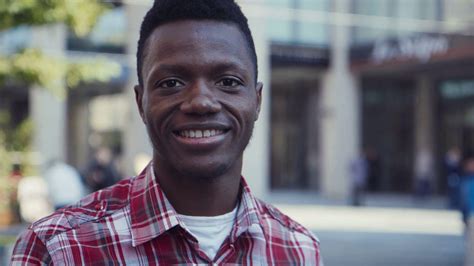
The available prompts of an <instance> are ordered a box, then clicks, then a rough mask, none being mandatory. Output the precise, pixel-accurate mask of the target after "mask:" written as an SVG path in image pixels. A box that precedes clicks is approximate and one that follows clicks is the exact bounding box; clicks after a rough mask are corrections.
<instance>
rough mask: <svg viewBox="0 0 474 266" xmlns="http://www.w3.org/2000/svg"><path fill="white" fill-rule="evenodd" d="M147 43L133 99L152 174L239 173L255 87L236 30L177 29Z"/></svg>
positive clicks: (197, 25)
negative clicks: (152, 162)
mask: <svg viewBox="0 0 474 266" xmlns="http://www.w3.org/2000/svg"><path fill="white" fill-rule="evenodd" d="M147 42H148V43H147V45H146V48H145V49H146V51H145V53H144V60H143V68H142V69H143V70H142V75H143V88H141V87H140V86H136V87H135V92H136V100H137V105H138V108H139V111H140V115H141V117H142V119H143V122H144V123H145V125H146V128H147V131H148V135H149V137H150V139H151V142H152V144H153V148H154V160H155V164H156V166H157V169H160V168H167V169H168V170H167V171H168V172H169V171H171V173H177V174H180V175H182V176H189V177H197V178H212V177H216V176H219V175H222V174H224V173H226V172H227V171H228V170H229V169H231V167H234V169H235V167H241V163H242V153H243V150H244V149H245V147H246V146H247V144H248V142H249V139H250V137H251V134H252V130H253V125H254V122H255V120H256V119H257V117H258V113H259V110H260V101H261V89H262V84H261V83H258V84H257V85H256V82H255V78H256V77H255V74H254V65H253V62H252V60H251V57H250V53H249V52H248V50H247V49H248V48H247V43H246V41H245V39H244V36H243V34H242V33H241V32H240V30H239V29H238V28H237V26H235V25H233V24H227V23H222V22H216V21H194V20H185V21H178V22H173V23H168V24H164V25H162V26H160V27H158V28H157V29H155V31H154V32H153V33H152V34H151V35H150V37H149V38H148V41H147Z"/></svg>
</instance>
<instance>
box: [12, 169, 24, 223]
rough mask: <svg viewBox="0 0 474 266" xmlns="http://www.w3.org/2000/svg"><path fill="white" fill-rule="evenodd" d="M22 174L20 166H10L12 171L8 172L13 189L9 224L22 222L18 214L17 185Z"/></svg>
mask: <svg viewBox="0 0 474 266" xmlns="http://www.w3.org/2000/svg"><path fill="white" fill-rule="evenodd" d="M22 177H23V173H22V171H21V165H20V164H19V163H14V164H13V165H12V171H11V172H10V176H9V178H10V183H11V185H12V187H13V189H12V191H11V194H10V199H9V202H10V213H11V223H20V222H21V221H22V218H21V213H20V203H19V202H18V184H19V183H20V180H21V178H22Z"/></svg>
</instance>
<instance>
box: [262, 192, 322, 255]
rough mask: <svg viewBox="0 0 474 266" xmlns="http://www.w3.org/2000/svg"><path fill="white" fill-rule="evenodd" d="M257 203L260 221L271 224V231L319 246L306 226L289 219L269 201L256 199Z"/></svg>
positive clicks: (317, 240) (316, 239)
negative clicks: (290, 235)
mask: <svg viewBox="0 0 474 266" xmlns="http://www.w3.org/2000/svg"><path fill="white" fill-rule="evenodd" d="M257 204H258V206H259V210H260V215H261V217H262V220H263V221H262V222H263V223H267V224H268V223H270V224H271V226H273V227H274V228H272V232H278V234H282V235H288V234H293V235H294V236H296V237H297V239H301V240H303V241H306V242H312V243H313V244H314V245H315V246H316V247H319V239H318V238H317V237H316V236H315V235H314V234H313V233H312V232H311V231H310V230H308V229H307V228H306V227H304V226H303V225H301V224H300V223H298V222H296V221H295V220H293V219H291V218H290V217H288V216H287V215H285V214H284V213H282V212H281V211H280V210H279V209H278V208H276V207H275V206H273V205H271V204H269V203H266V202H264V201H262V200H259V199H257ZM276 230H278V231H276Z"/></svg>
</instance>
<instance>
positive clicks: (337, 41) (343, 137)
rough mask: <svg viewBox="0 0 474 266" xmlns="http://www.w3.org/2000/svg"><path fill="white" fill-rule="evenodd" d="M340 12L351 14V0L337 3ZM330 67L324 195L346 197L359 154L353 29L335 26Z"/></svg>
mask: <svg viewBox="0 0 474 266" xmlns="http://www.w3.org/2000/svg"><path fill="white" fill-rule="evenodd" d="M334 4H335V6H334V8H335V10H336V12H348V11H349V10H350V1H348V0H337V1H335V2H334ZM332 27H333V28H332V31H331V34H332V35H331V42H330V47H331V58H330V68H329V70H328V72H327V73H326V75H325V77H324V78H323V82H322V91H321V99H320V100H321V106H322V121H321V139H320V143H321V177H320V178H321V186H320V187H321V192H322V193H323V194H324V195H325V196H327V197H330V198H339V199H342V198H346V197H348V195H349V191H350V175H349V165H350V163H351V161H352V160H354V159H355V158H356V156H357V155H358V153H359V148H360V147H359V145H360V144H359V141H360V137H359V107H358V86H357V82H356V79H355V78H354V77H353V75H352V73H351V72H350V70H349V57H348V52H349V50H348V49H349V41H350V39H349V37H350V29H349V28H348V27H345V26H343V25H341V24H338V23H336V24H334V25H332Z"/></svg>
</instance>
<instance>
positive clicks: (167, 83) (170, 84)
mask: <svg viewBox="0 0 474 266" xmlns="http://www.w3.org/2000/svg"><path fill="white" fill-rule="evenodd" d="M181 86H184V83H182V82H181V81H179V80H177V79H167V80H164V81H161V82H160V83H158V86H157V87H159V88H176V87H181Z"/></svg>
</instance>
